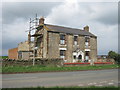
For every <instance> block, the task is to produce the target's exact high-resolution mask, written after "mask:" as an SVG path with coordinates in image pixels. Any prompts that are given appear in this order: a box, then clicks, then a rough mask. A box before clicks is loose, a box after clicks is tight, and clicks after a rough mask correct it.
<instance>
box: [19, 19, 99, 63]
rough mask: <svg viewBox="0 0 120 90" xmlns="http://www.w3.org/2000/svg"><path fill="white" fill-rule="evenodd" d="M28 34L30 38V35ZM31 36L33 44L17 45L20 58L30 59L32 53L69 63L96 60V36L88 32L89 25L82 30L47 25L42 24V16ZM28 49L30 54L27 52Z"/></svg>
mask: <svg viewBox="0 0 120 90" xmlns="http://www.w3.org/2000/svg"><path fill="white" fill-rule="evenodd" d="M28 36H29V40H31V39H30V35H28ZM31 36H33V37H34V41H33V42H34V44H31V43H28V42H30V41H28V42H24V43H20V44H19V45H18V52H20V53H21V52H22V59H30V58H31V57H30V56H31V55H33V56H35V58H38V59H39V58H62V59H63V60H64V62H70V63H73V62H90V61H91V60H92V61H96V60H97V36H95V35H94V34H92V33H90V30H89V26H86V27H84V29H83V30H82V29H75V28H68V27H62V26H57V25H49V24H44V19H43V18H42V19H40V21H39V25H38V27H37V30H36V32H35V34H34V35H31ZM34 48H36V49H34ZM30 51H31V53H32V54H29V52H30ZM18 56H19V54H18ZM33 56H32V58H34V57H33ZM18 58H19V57H18Z"/></svg>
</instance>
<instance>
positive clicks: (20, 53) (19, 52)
mask: <svg viewBox="0 0 120 90" xmlns="http://www.w3.org/2000/svg"><path fill="white" fill-rule="evenodd" d="M18 59H22V51H18Z"/></svg>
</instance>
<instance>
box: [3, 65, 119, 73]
mask: <svg viewBox="0 0 120 90" xmlns="http://www.w3.org/2000/svg"><path fill="white" fill-rule="evenodd" d="M112 68H118V65H116V64H115V65H100V66H77V67H75V66H74V67H52V66H37V65H36V66H6V67H2V73H17V72H21V73H23V72H52V71H77V70H98V69H112Z"/></svg>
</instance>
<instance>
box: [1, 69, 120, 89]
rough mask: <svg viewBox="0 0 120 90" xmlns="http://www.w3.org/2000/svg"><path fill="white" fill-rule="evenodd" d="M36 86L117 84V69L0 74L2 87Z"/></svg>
mask: <svg viewBox="0 0 120 90" xmlns="http://www.w3.org/2000/svg"><path fill="white" fill-rule="evenodd" d="M38 86H45V87H51V86H118V69H109V70H97V71H74V72H45V73H24V74H3V75H2V88H22V87H38Z"/></svg>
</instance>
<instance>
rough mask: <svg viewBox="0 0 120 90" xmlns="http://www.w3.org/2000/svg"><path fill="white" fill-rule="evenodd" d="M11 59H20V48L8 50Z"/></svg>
mask: <svg viewBox="0 0 120 90" xmlns="http://www.w3.org/2000/svg"><path fill="white" fill-rule="evenodd" d="M8 57H9V59H18V48H12V49H9V50H8Z"/></svg>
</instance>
